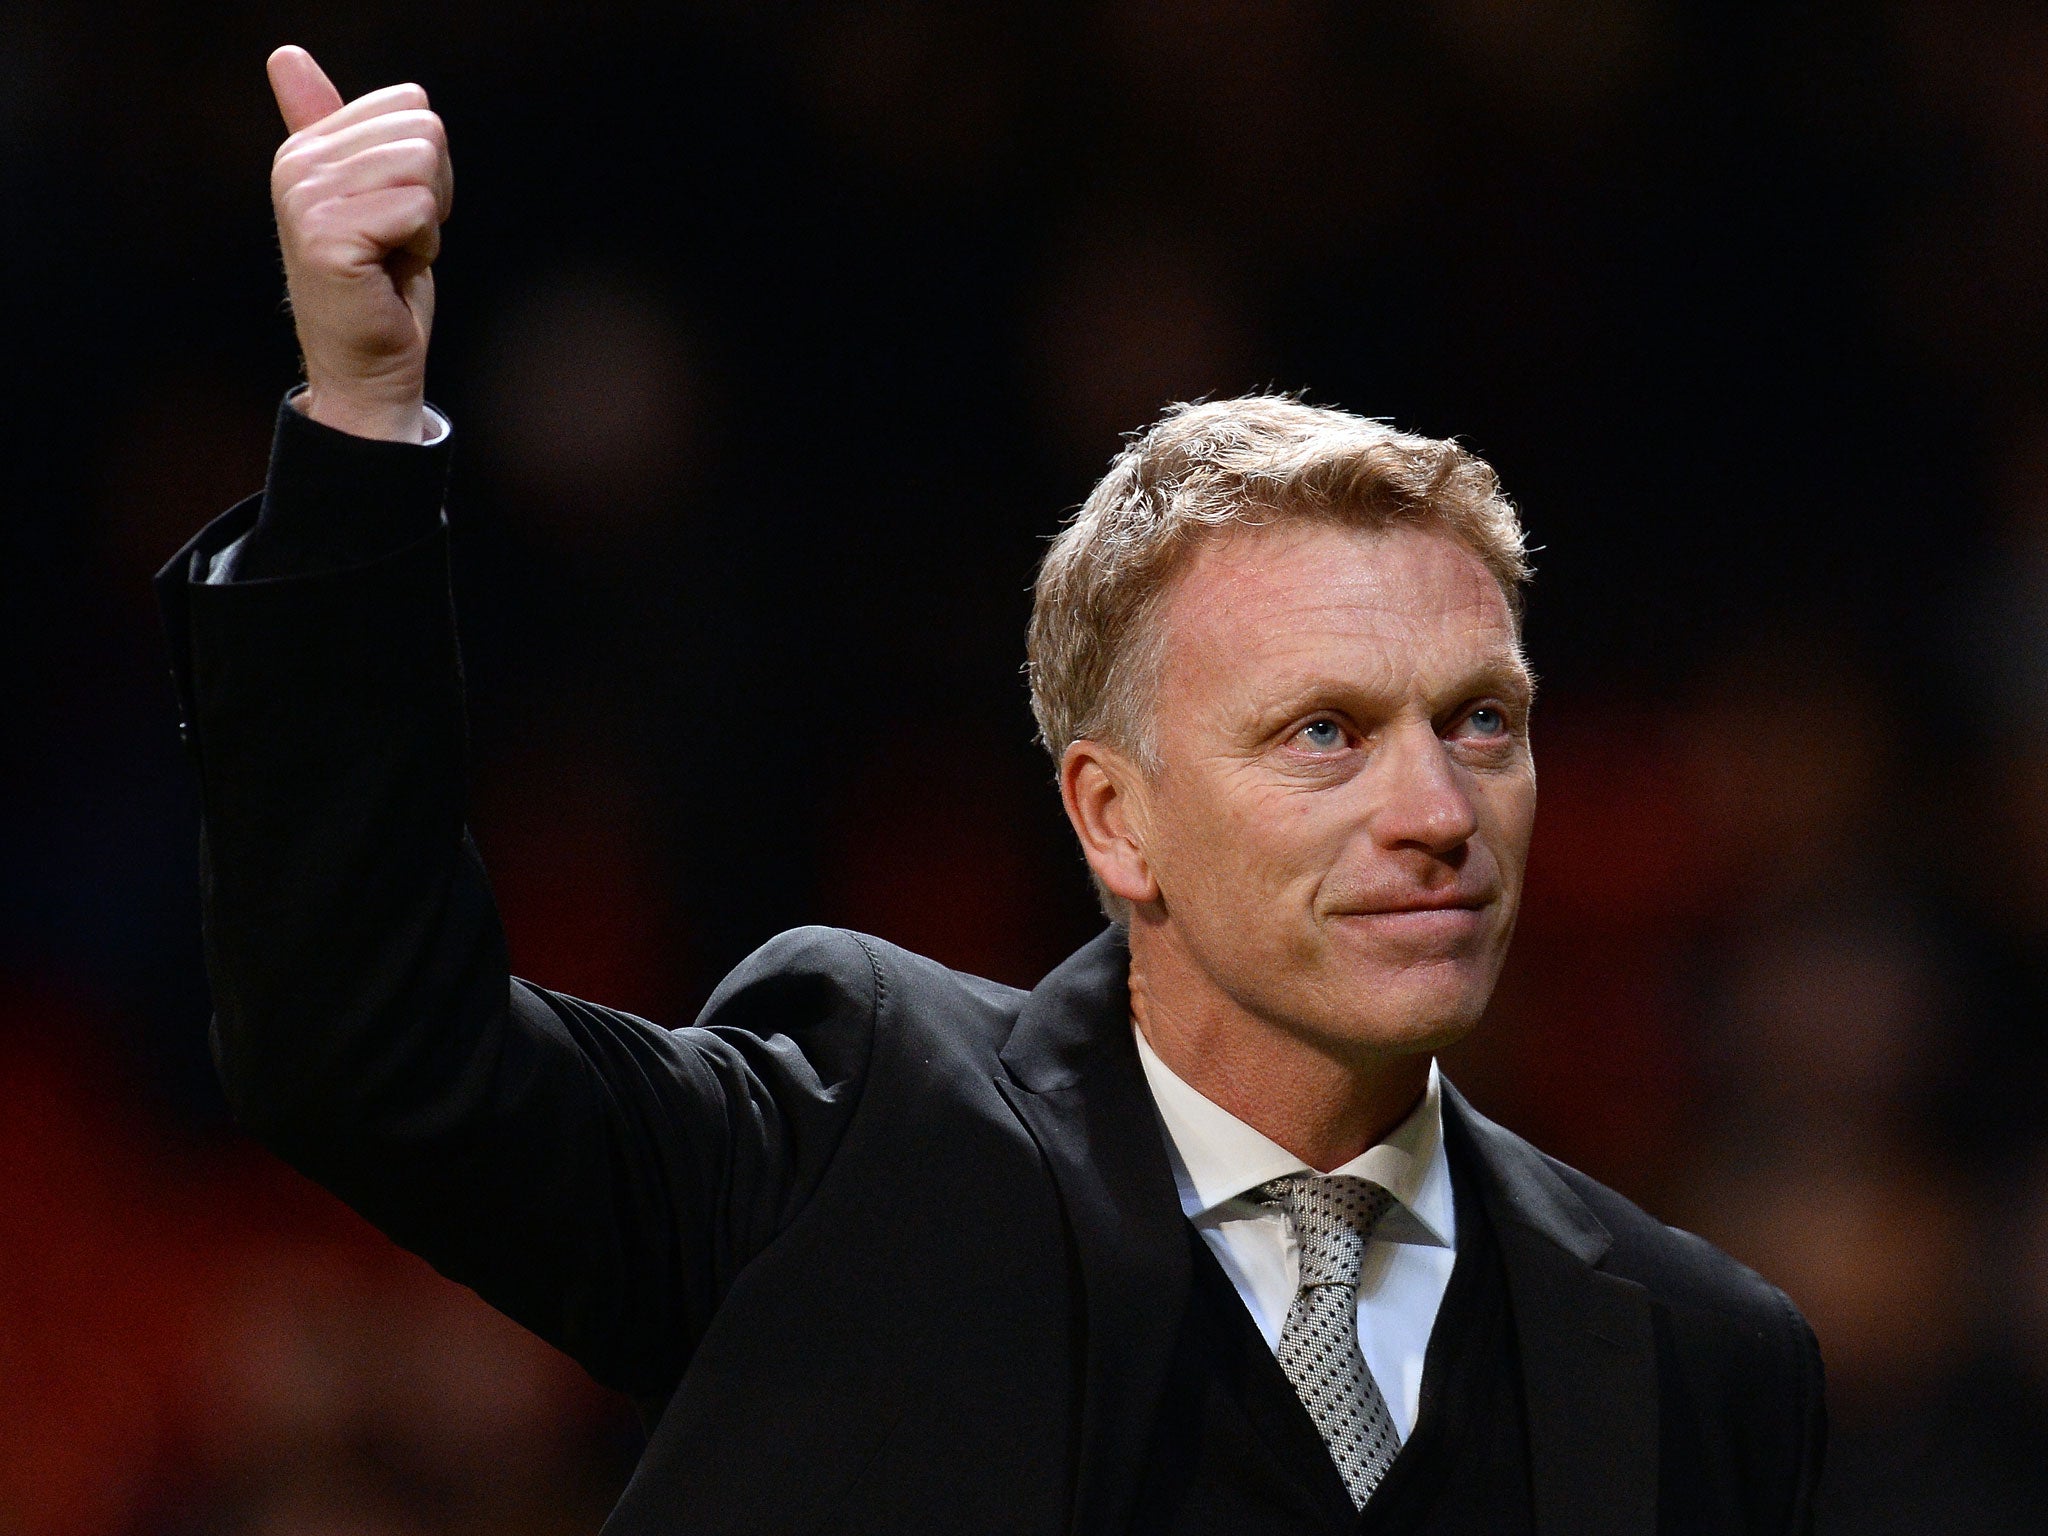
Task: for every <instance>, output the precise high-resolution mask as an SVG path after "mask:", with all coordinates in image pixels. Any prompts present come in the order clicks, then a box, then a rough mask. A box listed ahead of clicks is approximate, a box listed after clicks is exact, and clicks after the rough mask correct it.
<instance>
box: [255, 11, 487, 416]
mask: <svg viewBox="0 0 2048 1536" xmlns="http://www.w3.org/2000/svg"><path fill="white" fill-rule="evenodd" d="M269 70H270V86H271V89H272V91H274V92H275V93H276V95H277V106H278V110H279V111H280V112H282V113H283V114H284V124H285V127H286V128H287V129H288V130H289V131H290V134H291V137H289V138H287V139H286V140H285V141H284V143H283V144H282V145H281V146H279V148H278V151H277V158H276V160H275V161H274V162H273V163H272V166H271V172H270V200H271V203H272V205H273V206H274V207H275V209H276V211H277V235H278V242H279V244H280V245H281V246H282V247H283V250H284V270H285V282H286V284H287V286H288V287H289V289H290V292H291V302H292V316H293V319H294V321H295V322H296V323H297V326H298V332H299V350H300V352H301V353H302V355H303V356H304V358H305V362H306V385H307V388H306V393H305V395H304V397H303V398H302V399H301V400H300V402H299V404H300V407H301V408H302V409H303V410H304V411H305V413H306V414H307V415H308V416H310V417H312V418H313V419H314V420H315V421H319V422H323V423H325V424H326V425H328V426H331V427H336V428H339V429H340V430H341V431H344V432H352V433H354V434H356V435H357V436H359V437H381V438H390V439H394V440H396V441H400V442H412V443H417V442H420V441H422V440H423V438H424V437H425V435H426V395H425V391H426V374H427V337H428V335H429V333H430V332H431V331H432V329H433V324H434V274H433V261H434V258H435V256H436V255H438V254H439V253H440V249H441V223H442V221H443V220H444V219H446V218H447V217H448V209H449V204H450V202H451V200H452V198H453V196H454V187H455V183H454V173H453V171H452V170H451V169H450V167H449V162H448V139H447V135H446V133H445V132H444V131H443V130H442V127H441V119H440V118H439V117H437V116H435V115H434V113H433V112H431V111H430V110H428V107H427V93H426V92H425V91H423V90H421V89H420V87H418V86H417V85H391V86H386V87H385V88H384V89H383V90H381V91H372V92H370V93H369V95H367V96H359V97H357V98H356V99H355V100H354V101H351V102H349V103H347V104H346V105H343V103H342V99H341V94H340V92H338V91H336V90H335V88H334V85H333V82H331V81H330V80H329V79H328V78H327V76H326V74H325V72H323V71H322V70H321V68H320V66H319V65H318V64H316V63H315V62H314V61H313V56H312V55H311V54H309V53H307V52H306V50H305V49H303V48H290V47H287V48H280V49H278V50H277V52H275V53H273V54H272V55H271V56H270V64H269Z"/></svg>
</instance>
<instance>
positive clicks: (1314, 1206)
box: [1258, 1173, 1394, 1290]
mask: <svg viewBox="0 0 2048 1536" xmlns="http://www.w3.org/2000/svg"><path fill="white" fill-rule="evenodd" d="M1258 1194H1259V1198H1260V1199H1261V1200H1262V1201H1264V1202H1266V1203H1267V1204H1269V1205H1278V1206H1283V1207H1285V1209H1286V1211H1287V1215H1288V1218H1289V1219H1290V1220H1291V1221H1292V1222H1293V1223H1294V1240H1295V1243H1296V1244H1297V1245H1298V1246H1299V1247H1300V1249H1301V1284H1302V1285H1303V1286H1311V1285H1341V1286H1346V1287H1348V1288H1350V1289H1352V1290H1356V1289H1357V1288H1358V1271H1359V1268H1360V1266H1361V1265H1362V1264H1363V1263H1364V1262H1365V1244H1366V1239H1367V1238H1369V1237H1371V1236H1372V1229H1373V1228H1374V1227H1376V1226H1378V1225H1379V1223H1380V1218H1381V1217H1382V1216H1384V1215H1386V1214H1387V1211H1388V1209H1389V1208H1390V1207H1391V1206H1392V1205H1393V1203H1394V1197H1393V1196H1392V1195H1391V1194H1389V1193H1387V1191H1386V1190H1384V1189H1382V1188H1381V1187H1380V1186H1379V1185H1377V1184H1375V1183H1373V1182H1372V1181H1371V1180H1370V1179H1361V1178H1357V1177H1355V1176H1353V1175H1351V1174H1348V1173H1290V1174H1288V1175H1287V1176H1286V1177H1285V1178H1280V1179H1274V1180H1272V1181H1271V1182H1270V1183H1266V1184H1261V1185H1260V1186H1259V1189H1258Z"/></svg>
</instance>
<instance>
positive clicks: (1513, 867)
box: [1475, 774, 1536, 878]
mask: <svg viewBox="0 0 2048 1536" xmlns="http://www.w3.org/2000/svg"><path fill="white" fill-rule="evenodd" d="M1475 799H1476V800H1477V802H1478V807H1479V815H1480V821H1481V824H1482V826H1483V827H1484V829H1485V836H1486V840H1487V843H1488V845H1489V846H1490V847H1491V848H1492V850H1493V855H1494V857H1495V858H1496V859H1497V860H1498V861H1499V862H1500V867H1501V872H1502V873H1503V874H1504V875H1507V876H1509V877H1510V878H1516V877H1519V876H1520V874H1521V872H1522V869H1523V867H1524V866H1525V865H1526V864H1527V863H1528V861H1529V838H1530V834H1531V833H1532V832H1533V831H1534V830H1535V827H1536V779H1535V776H1534V775H1533V774H1524V775H1520V776H1517V777H1514V778H1506V779H1495V780H1491V781H1489V782H1487V783H1486V785H1485V788H1484V790H1483V791H1482V792H1481V793H1480V794H1478V795H1476V796H1475Z"/></svg>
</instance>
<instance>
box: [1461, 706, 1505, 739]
mask: <svg viewBox="0 0 2048 1536" xmlns="http://www.w3.org/2000/svg"><path fill="white" fill-rule="evenodd" d="M1465 723H1466V724H1467V725H1469V726H1471V727H1472V729H1473V730H1474V731H1476V732H1478V733H1479V734H1480V735H1481V736H1505V735H1506V734H1507V729H1508V717H1507V716H1506V715H1504V714H1502V713H1501V712H1500V711H1499V710H1497V709H1475V710H1473V711H1472V713H1471V714H1469V715H1467V716H1466V717H1465Z"/></svg>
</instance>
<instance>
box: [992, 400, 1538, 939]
mask: <svg viewBox="0 0 2048 1536" xmlns="http://www.w3.org/2000/svg"><path fill="white" fill-rule="evenodd" d="M1295 518H1301V519H1314V520H1316V521H1321V522H1330V523H1338V524H1342V525H1344V526H1348V527H1357V528H1368V529H1380V528H1387V527H1392V526H1396V525H1401V524H1408V525H1416V526H1423V527H1429V528H1435V529H1440V530H1442V531H1443V532H1445V533H1447V534H1449V535H1450V536H1451V537H1453V538H1455V539H1457V540H1458V541H1459V542H1460V543H1462V544H1463V545H1465V546H1466V548H1468V549H1470V550H1471V551H1472V553H1473V554H1474V555H1476V556H1477V557H1478V558H1479V559H1480V561H1481V562H1482V563H1483V564H1484V565H1485V566H1486V568H1487V569H1488V570H1489V571H1491V572H1492V573H1493V577H1494V579H1495V580H1496V581H1497V582H1499V583H1500V588H1501V592H1502V593H1503V595H1505V597H1506V598H1507V601H1508V606H1509V609H1510V611H1511V612H1512V613H1513V614H1514V615H1515V617H1516V619H1517V621H1518V622H1519V620H1520V617H1521V588H1522V584H1523V583H1524V582H1526V581H1527V580H1528V579H1529V563H1528V557H1527V552H1526V548H1525V544H1524V538H1523V532H1522V523H1521V519H1520V517H1519V516H1518V515H1517V514H1516V512H1515V508H1514V506H1513V504H1512V503H1510V502H1509V501H1508V499H1507V497H1506V496H1505V495H1503V494H1502V492H1501V489H1500V481H1499V479H1498V477H1497V476H1496V475H1495V474H1494V472H1493V469H1492V466H1490V465H1489V464H1487V463H1486V461H1485V460H1483V459H1481V458H1479V457H1478V456H1477V455H1476V454H1472V453H1469V452H1467V451H1466V450H1465V449H1464V448H1461V447H1460V446H1459V445H1458V444H1457V443H1455V442H1451V441H1449V440H1447V439H1443V438H1432V437H1418V436H1416V435H1414V434H1412V433H1407V432H1397V431H1395V430H1394V429H1393V428H1392V427H1390V426H1388V425H1387V424H1386V423H1385V422H1382V421H1374V420H1371V419H1369V418H1367V417H1363V416H1354V415H1351V414H1350V413H1349V412H1347V411H1337V410H1330V409H1328V408H1326V407H1323V406H1314V405H1308V404H1305V403H1303V402H1302V401H1301V400H1298V399H1295V398H1293V397H1292V396H1288V395H1246V396H1243V397H1242V398H1239V399H1235V400H1212V401H1206V402H1202V403H1199V404H1183V405H1175V406H1171V407H1169V408H1168V409H1167V411H1166V414H1165V415H1164V416H1162V417H1161V418H1160V419H1159V420H1158V421H1157V422H1155V423H1153V424H1152V425H1151V426H1150V427H1148V428H1146V429H1145V430H1144V431H1143V432H1141V433H1139V434H1137V435H1136V436H1135V437H1133V438H1132V439H1131V441H1130V443H1129V444H1128V445H1127V446H1126V447H1125V448H1124V450H1123V452H1121V453H1119V454H1118V455H1117V456H1116V458H1115V460H1113V461H1112V462H1111V464H1110V466H1109V472H1108V473H1107V474H1105V475H1104V476H1103V477H1102V479H1101V480H1100V481H1098V482H1097V483H1096V486H1095V489H1094V490H1092V491H1090V492H1089V493H1088V499H1087V500H1086V501H1084V502H1082V503H1081V506H1080V509H1079V510H1078V511H1076V512H1075V514H1074V515H1073V517H1072V518H1071V519H1069V520H1068V522H1067V525H1066V526H1065V527H1064V528H1062V529H1061V530H1060V532H1059V535H1058V537H1057V538H1055V539H1054V540H1053V543H1052V547H1051V548H1050V549H1049V550H1047V551H1046V555H1045V560H1044V561H1043V563H1042V564H1041V565H1040V566H1039V569H1038V581H1037V584H1036V587H1035V588H1034V592H1033V599H1032V606H1031V625H1030V628H1029V630H1028V631H1027V635H1026V642H1025V651H1026V656H1027V657H1028V660H1027V662H1026V672H1027V674H1028V676H1029V678H1030V683H1031V712H1032V714H1033V715H1035V716H1036V717H1037V720H1038V739H1039V741H1040V742H1041V743H1043V745H1044V747H1045V749H1046V751H1047V752H1049V753H1051V754H1052V758H1053V761H1054V762H1055V763H1058V762H1059V761H1060V760H1061V759H1062V758H1063V757H1064V756H1065V754H1066V750H1067V748H1068V747H1070V746H1072V745H1073V744H1074V743H1075V742H1077V741H1081V740H1091V741H1102V742H1105V743H1107V744H1109V745H1111V746H1113V747H1116V748H1118V749H1119V750H1121V751H1123V752H1125V753H1127V754H1129V755H1130V756H1132V757H1133V758H1135V759H1136V760H1137V761H1138V762H1139V763H1140V764H1141V765H1142V766H1144V767H1146V768H1148V769H1149V768H1152V767H1155V766H1156V761H1155V759H1154V755H1153V748H1152V739H1151V737H1152V732H1151V712H1152V696H1153V693H1154V692H1155V688H1156V679H1157V670H1158V659H1159V658H1158V639H1159V636H1158V628H1159V626H1158V625H1157V624H1156V623H1155V622H1154V620H1155V618H1156V617H1157V614H1158V612H1159V609H1160V607H1161V606H1162V603H1163V601H1164V598H1165V595H1166V593H1167V592H1168V591H1169V589H1170V588H1171V587H1172V585H1173V580H1174V577H1175V576H1176V575H1178V574H1179V572H1180V571H1181V569H1182V568H1183V567H1184V566H1185V564H1186V562H1187V560H1188V558H1189V556H1190V554H1191V553H1192V552H1193V551H1194V549H1195V548H1196V547H1197V546H1198V545H1199V544H1200V542H1201V541H1202V540H1203V539H1205V538H1209V537H1213V536H1214V535H1215V534H1217V533H1219V532H1221V531H1223V530H1226V529H1230V528H1234V527H1260V526H1265V525H1267V524H1271V523H1275V522H1280V521H1286V520H1290V519H1295ZM1098 891H1100V887H1099V884H1098ZM1100 894H1101V895H1102V898H1103V907H1104V910H1105V911H1107V912H1108V913H1109V915H1110V916H1111V917H1112V918H1115V919H1117V920H1119V921H1128V918H1129V914H1128V912H1127V911H1126V910H1124V908H1125V904H1124V903H1123V902H1121V901H1120V900H1118V899H1117V898H1115V897H1112V896H1111V895H1109V893H1108V892H1106V891H1101V892H1100Z"/></svg>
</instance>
